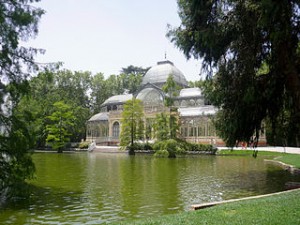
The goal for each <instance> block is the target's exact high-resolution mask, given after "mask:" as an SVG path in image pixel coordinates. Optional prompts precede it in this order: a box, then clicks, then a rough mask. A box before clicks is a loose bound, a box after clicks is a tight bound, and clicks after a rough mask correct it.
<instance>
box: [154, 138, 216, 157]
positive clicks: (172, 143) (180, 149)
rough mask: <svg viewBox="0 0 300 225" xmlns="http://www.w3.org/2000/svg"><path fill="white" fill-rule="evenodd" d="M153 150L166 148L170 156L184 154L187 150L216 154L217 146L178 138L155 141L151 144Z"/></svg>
mask: <svg viewBox="0 0 300 225" xmlns="http://www.w3.org/2000/svg"><path fill="white" fill-rule="evenodd" d="M153 150H155V152H157V151H159V150H166V151H168V152H169V154H170V156H172V155H178V154H186V153H188V152H193V153H205V154H216V152H217V148H214V147H213V146H212V145H208V144H196V143H189V142H187V141H184V140H180V139H169V140H164V141H157V142H155V143H154V145H153Z"/></svg>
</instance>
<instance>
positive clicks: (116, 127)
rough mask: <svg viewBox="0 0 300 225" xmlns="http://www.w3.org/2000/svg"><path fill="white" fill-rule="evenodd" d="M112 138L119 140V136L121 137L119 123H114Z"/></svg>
mask: <svg viewBox="0 0 300 225" xmlns="http://www.w3.org/2000/svg"><path fill="white" fill-rule="evenodd" d="M112 136H113V137H114V138H119V136H120V124H119V122H118V121H116V122H114V123H113V127H112Z"/></svg>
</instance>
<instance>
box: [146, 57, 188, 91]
mask: <svg viewBox="0 0 300 225" xmlns="http://www.w3.org/2000/svg"><path fill="white" fill-rule="evenodd" d="M169 75H172V76H173V79H174V81H175V82H176V83H177V84H178V85H180V86H182V87H188V82H187V80H186V79H185V77H184V75H183V73H182V72H181V71H180V70H179V69H177V68H176V67H175V66H174V64H173V63H172V62H170V61H168V60H167V61H162V62H158V63H157V65H155V66H153V67H152V68H151V69H149V70H148V72H147V73H146V74H145V76H144V77H143V81H142V85H145V84H147V83H150V84H155V85H157V86H159V87H161V86H162V85H163V84H164V83H166V81H167V79H168V77H169Z"/></svg>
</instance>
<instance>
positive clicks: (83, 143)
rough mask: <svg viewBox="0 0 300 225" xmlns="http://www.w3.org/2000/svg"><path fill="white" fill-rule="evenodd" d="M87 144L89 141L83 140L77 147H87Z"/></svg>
mask: <svg viewBox="0 0 300 225" xmlns="http://www.w3.org/2000/svg"><path fill="white" fill-rule="evenodd" d="M89 144H90V142H87V141H85V142H80V143H79V146H78V147H79V148H80V149H88V147H89Z"/></svg>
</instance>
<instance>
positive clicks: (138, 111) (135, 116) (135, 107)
mask: <svg viewBox="0 0 300 225" xmlns="http://www.w3.org/2000/svg"><path fill="white" fill-rule="evenodd" d="M143 117H144V111H143V104H142V101H141V100H139V99H136V98H133V99H132V100H128V101H127V102H126V103H125V104H124V110H123V112H122V120H121V135H120V136H121V140H120V145H121V146H129V145H130V146H133V144H134V142H135V141H136V140H141V139H142V138H143V137H144V135H143V134H144V130H145V129H144V121H143Z"/></svg>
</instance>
